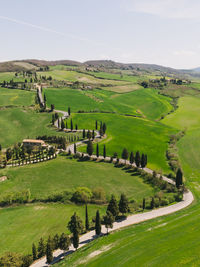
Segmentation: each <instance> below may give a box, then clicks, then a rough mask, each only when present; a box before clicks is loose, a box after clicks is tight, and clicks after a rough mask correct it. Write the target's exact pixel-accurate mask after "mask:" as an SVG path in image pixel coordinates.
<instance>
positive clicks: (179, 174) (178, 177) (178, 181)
mask: <svg viewBox="0 0 200 267" xmlns="http://www.w3.org/2000/svg"><path fill="white" fill-rule="evenodd" d="M182 184H183V173H182V171H181V169H180V168H179V169H178V170H177V173H176V187H177V188H179V187H180V186H181V185H182Z"/></svg>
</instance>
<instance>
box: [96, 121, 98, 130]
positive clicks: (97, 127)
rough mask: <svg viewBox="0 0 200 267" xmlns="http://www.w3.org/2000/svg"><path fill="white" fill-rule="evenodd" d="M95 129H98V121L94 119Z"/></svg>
mask: <svg viewBox="0 0 200 267" xmlns="http://www.w3.org/2000/svg"><path fill="white" fill-rule="evenodd" d="M95 129H96V130H97V129H98V121H97V120H96V124H95Z"/></svg>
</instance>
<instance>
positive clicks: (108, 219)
mask: <svg viewBox="0 0 200 267" xmlns="http://www.w3.org/2000/svg"><path fill="white" fill-rule="evenodd" d="M114 220H115V218H114V216H113V215H112V213H111V212H110V211H107V212H106V215H105V216H104V217H103V223H104V225H105V227H106V228H107V234H108V228H113V222H114Z"/></svg>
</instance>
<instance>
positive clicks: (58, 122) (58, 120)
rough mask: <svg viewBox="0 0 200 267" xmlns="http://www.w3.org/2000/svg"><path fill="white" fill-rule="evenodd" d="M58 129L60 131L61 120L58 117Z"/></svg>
mask: <svg viewBox="0 0 200 267" xmlns="http://www.w3.org/2000/svg"><path fill="white" fill-rule="evenodd" d="M57 121H58V129H60V118H59V117H58V120H57Z"/></svg>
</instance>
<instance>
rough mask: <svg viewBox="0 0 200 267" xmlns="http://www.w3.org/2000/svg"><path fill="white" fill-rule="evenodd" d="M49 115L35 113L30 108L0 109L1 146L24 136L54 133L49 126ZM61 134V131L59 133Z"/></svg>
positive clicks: (33, 136) (9, 144)
mask: <svg viewBox="0 0 200 267" xmlns="http://www.w3.org/2000/svg"><path fill="white" fill-rule="evenodd" d="M50 121H51V115H50V114H48V113H36V112H35V110H33V109H31V108H6V109H2V110H0V144H1V145H2V147H8V146H11V145H14V144H15V143H16V142H21V141H22V140H23V139H24V138H28V137H29V138H35V137H36V136H37V135H44V134H47V135H55V134H56V131H55V130H53V128H52V127H51V126H50ZM59 134H62V133H59Z"/></svg>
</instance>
